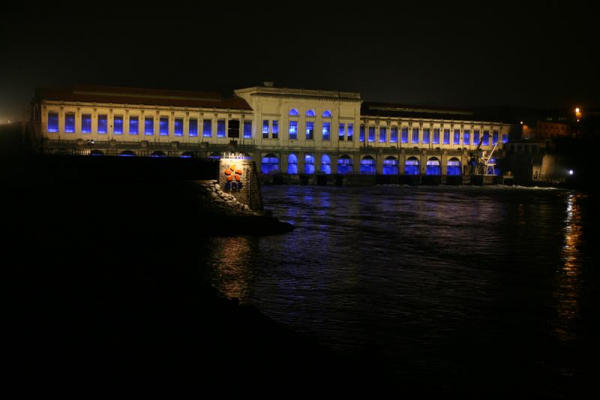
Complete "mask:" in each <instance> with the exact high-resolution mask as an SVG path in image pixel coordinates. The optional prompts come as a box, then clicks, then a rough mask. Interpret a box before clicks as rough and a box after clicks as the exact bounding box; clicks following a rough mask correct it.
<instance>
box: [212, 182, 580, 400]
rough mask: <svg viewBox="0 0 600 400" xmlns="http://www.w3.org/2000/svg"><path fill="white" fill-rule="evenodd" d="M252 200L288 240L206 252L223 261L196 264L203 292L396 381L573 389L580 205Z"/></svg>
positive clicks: (365, 198)
mask: <svg viewBox="0 0 600 400" xmlns="http://www.w3.org/2000/svg"><path fill="white" fill-rule="evenodd" d="M263 194H264V199H265V204H266V205H267V207H268V208H269V209H272V210H273V211H274V214H275V215H277V216H278V217H279V218H281V219H282V220H286V221H289V222H292V223H293V224H294V225H295V226H296V230H295V231H294V232H293V233H290V234H288V235H283V236H270V237H262V238H237V239H231V238H228V239H224V238H215V239H210V240H209V242H208V243H207V245H208V246H209V247H210V248H212V249H225V248H226V249H227V251H226V252H224V250H223V251H216V250H215V252H214V253H212V256H210V257H209V266H211V268H209V271H212V272H211V273H212V275H211V276H210V277H209V279H211V280H212V282H213V284H214V285H215V286H216V287H217V288H219V289H220V290H221V291H222V292H223V293H225V294H226V295H228V296H230V297H237V298H240V299H241V301H243V302H250V303H253V304H256V305H257V306H258V307H259V308H260V309H261V310H262V311H263V312H265V313H266V314H267V315H268V316H270V317H272V318H273V319H275V320H277V321H280V322H283V323H285V324H287V325H289V326H291V327H292V328H294V329H295V330H297V331H300V332H302V333H305V334H308V335H312V336H314V337H317V338H318V339H319V340H321V341H322V342H323V343H326V344H327V345H329V346H331V347H333V348H335V349H338V350H340V351H342V352H345V353H347V354H363V353H365V352H368V353H369V354H375V355H376V356H377V357H379V358H380V359H382V360H384V361H385V362H387V363H389V365H390V366H391V367H390V368H392V369H393V370H394V371H395V372H396V373H397V374H398V379H399V380H401V381H403V382H413V383H415V382H416V383H415V384H419V382H420V383H421V384H424V382H434V384H437V385H442V386H444V385H450V386H459V387H460V386H461V385H463V386H464V385H467V383H466V382H467V380H470V379H478V380H480V381H481V382H488V381H489V384H491V385H493V384H499V382H500V381H502V382H504V383H503V385H505V387H506V388H511V387H513V388H514V387H516V386H517V385H519V384H524V383H527V384H528V385H530V386H534V387H536V388H538V389H539V390H538V389H536V393H542V394H544V395H547V394H548V393H550V394H560V393H562V392H564V391H565V390H567V389H565V388H566V387H567V386H568V385H570V384H574V383H573V382H572V380H573V379H574V382H577V379H578V378H579V377H580V376H579V375H580V372H581V365H580V364H579V361H580V360H579V359H578V357H579V356H580V355H581V354H582V352H584V351H585V350H582V349H585V347H582V343H583V339H582V334H581V331H582V328H581V324H582V321H583V316H582V309H581V306H580V303H581V301H582V298H581V297H582V296H583V295H582V263H583V262H584V261H585V257H583V255H582V254H581V251H580V248H581V247H582V244H581V241H582V232H581V230H582V220H583V219H584V216H583V215H582V214H583V213H584V212H583V211H582V209H581V207H582V206H581V204H582V203H583V204H585V202H586V201H587V198H586V196H584V195H581V194H574V193H571V192H566V191H561V190H551V189H550V190H548V189H546V190H543V189H524V188H503V187H495V188H491V187H490V188H474V187H458V188H449V187H420V188H414V187H370V188H350V187H297V186H296V187H294V186H290V187H265V188H264V190H263ZM232 241H235V243H236V244H235V246H232V245H231V244H230V243H232ZM209 253H210V252H209ZM215 271H216V272H215ZM574 348H579V350H578V351H577V352H575V353H573V354H569V350H572V349H574ZM466 377H469V378H468V379H467V378H466ZM557 382H558V383H557ZM549 383H552V385H550V386H551V387H546V386H548V384H549ZM507 390H508V389H507Z"/></svg>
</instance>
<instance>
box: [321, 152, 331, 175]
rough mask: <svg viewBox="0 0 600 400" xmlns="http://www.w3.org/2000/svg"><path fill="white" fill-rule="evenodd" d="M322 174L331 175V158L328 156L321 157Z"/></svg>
mask: <svg viewBox="0 0 600 400" xmlns="http://www.w3.org/2000/svg"><path fill="white" fill-rule="evenodd" d="M321 172H322V173H324V174H325V175H329V174H331V158H329V156H328V155H327V154H323V155H322V156H321Z"/></svg>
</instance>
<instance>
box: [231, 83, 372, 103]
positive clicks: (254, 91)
mask: <svg viewBox="0 0 600 400" xmlns="http://www.w3.org/2000/svg"><path fill="white" fill-rule="evenodd" d="M271 84H272V83H271ZM235 93H236V94H238V95H245V94H247V95H250V96H257V95H258V96H276V97H298V98H318V99H326V100H344V101H361V98H360V93H356V92H339V91H332V90H313V89H294V88H286V87H275V86H272V85H271V86H255V87H249V88H243V89H237V90H235Z"/></svg>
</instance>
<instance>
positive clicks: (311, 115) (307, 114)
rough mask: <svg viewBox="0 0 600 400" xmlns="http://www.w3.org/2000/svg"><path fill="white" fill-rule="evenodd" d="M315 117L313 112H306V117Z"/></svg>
mask: <svg viewBox="0 0 600 400" xmlns="http://www.w3.org/2000/svg"><path fill="white" fill-rule="evenodd" d="M315 115H316V114H315V110H308V111H307V112H306V116H307V117H314V116H315Z"/></svg>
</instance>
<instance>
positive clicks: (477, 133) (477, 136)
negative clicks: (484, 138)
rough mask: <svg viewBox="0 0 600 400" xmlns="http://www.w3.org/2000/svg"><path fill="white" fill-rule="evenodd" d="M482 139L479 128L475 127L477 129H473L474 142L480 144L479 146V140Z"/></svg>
mask: <svg viewBox="0 0 600 400" xmlns="http://www.w3.org/2000/svg"><path fill="white" fill-rule="evenodd" d="M480 140H481V139H480V137H479V130H478V129H475V130H474V131H473V144H476V145H478V146H479V141H480Z"/></svg>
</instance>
